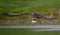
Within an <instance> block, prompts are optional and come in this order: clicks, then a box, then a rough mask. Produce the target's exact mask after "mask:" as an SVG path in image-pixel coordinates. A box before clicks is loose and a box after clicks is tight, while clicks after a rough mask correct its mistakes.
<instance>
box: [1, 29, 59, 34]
mask: <svg viewBox="0 0 60 35" xmlns="http://www.w3.org/2000/svg"><path fill="white" fill-rule="evenodd" d="M31 30H32V29H21V28H18V29H12V28H0V35H60V31H43V32H36V31H31Z"/></svg>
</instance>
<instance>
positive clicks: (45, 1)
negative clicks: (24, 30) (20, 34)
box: [0, 0, 60, 24]
mask: <svg viewBox="0 0 60 35" xmlns="http://www.w3.org/2000/svg"><path fill="white" fill-rule="evenodd" d="M7 12H12V13H27V12H36V13H39V14H43V15H49V16H55V17H56V19H57V20H55V19H54V20H52V21H47V20H44V19H40V20H39V19H37V20H39V21H38V23H42V21H41V20H43V21H44V22H43V24H44V23H47V24H48V23H51V24H52V23H58V24H60V0H57V1H56V0H0V20H1V19H3V20H5V19H11V20H13V19H24V18H26V16H27V15H25V16H21V17H18V16H17V17H16V16H15V17H8V16H5V15H4V14H3V13H7ZM29 17H31V16H29ZM25 20H26V19H25ZM28 22H29V21H28ZM28 22H27V23H28ZM2 23H3V22H0V24H2ZM4 23H5V22H4ZM20 23H21V22H19V23H18V24H20ZM23 23H24V22H23ZM25 23H26V22H25ZM29 23H30V22H29ZM7 24H8V22H7ZM9 24H10V23H9Z"/></svg>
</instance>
